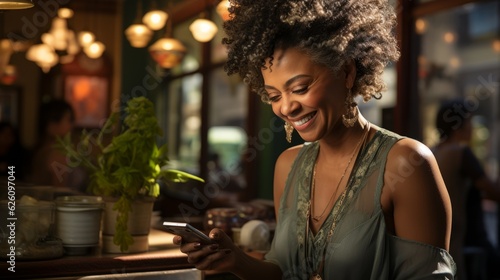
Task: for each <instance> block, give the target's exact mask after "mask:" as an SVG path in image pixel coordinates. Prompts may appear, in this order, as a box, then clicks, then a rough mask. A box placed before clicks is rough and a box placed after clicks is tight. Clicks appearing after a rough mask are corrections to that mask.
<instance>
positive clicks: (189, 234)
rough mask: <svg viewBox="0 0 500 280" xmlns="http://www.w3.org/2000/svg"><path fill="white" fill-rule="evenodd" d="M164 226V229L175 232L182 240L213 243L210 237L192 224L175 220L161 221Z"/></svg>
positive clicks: (185, 241)
mask: <svg viewBox="0 0 500 280" xmlns="http://www.w3.org/2000/svg"><path fill="white" fill-rule="evenodd" d="M163 225H164V226H165V230H166V231H168V232H170V233H172V234H175V235H179V236H182V242H184V243H191V242H200V243H201V244H211V243H213V241H212V239H210V237H208V236H207V235H206V234H204V233H203V232H201V231H199V230H198V229H196V228H195V227H193V226H192V225H190V224H188V223H177V222H163Z"/></svg>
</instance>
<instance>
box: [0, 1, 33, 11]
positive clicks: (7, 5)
mask: <svg viewBox="0 0 500 280" xmlns="http://www.w3.org/2000/svg"><path fill="white" fill-rule="evenodd" d="M33 6H34V4H33V1H30V0H2V1H0V10H20V9H28V8H31V7H33Z"/></svg>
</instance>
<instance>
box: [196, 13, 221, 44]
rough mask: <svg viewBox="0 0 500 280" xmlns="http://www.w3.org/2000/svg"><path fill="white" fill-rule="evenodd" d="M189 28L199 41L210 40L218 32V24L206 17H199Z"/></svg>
mask: <svg viewBox="0 0 500 280" xmlns="http://www.w3.org/2000/svg"><path fill="white" fill-rule="evenodd" d="M189 30H190V31H191V33H192V34H193V37H194V39H195V40H196V41H198V42H208V41H210V40H212V39H213V38H214V36H215V34H217V30H218V28H217V25H215V23H213V22H212V21H210V20H208V19H204V18H199V19H197V20H195V21H193V23H191V25H190V26H189Z"/></svg>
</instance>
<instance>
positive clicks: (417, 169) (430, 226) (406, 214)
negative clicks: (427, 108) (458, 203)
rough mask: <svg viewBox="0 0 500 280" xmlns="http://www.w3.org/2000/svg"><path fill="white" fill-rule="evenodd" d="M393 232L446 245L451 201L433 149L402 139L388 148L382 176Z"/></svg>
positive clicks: (432, 243)
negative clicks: (386, 191) (391, 212)
mask: <svg viewBox="0 0 500 280" xmlns="http://www.w3.org/2000/svg"><path fill="white" fill-rule="evenodd" d="M384 181H385V185H384V189H386V190H388V191H389V194H388V195H389V196H390V199H389V201H390V203H391V204H392V209H393V218H394V227H395V233H396V235H398V236H400V237H403V238H407V239H411V240H415V241H419V242H423V243H427V244H431V245H434V246H437V247H441V248H445V249H447V248H448V242H449V231H450V223H451V204H450V201H449V196H448V192H447V190H446V186H445V184H444V181H443V179H442V176H441V173H440V171H439V168H438V165H437V162H436V160H435V158H434V155H433V153H432V151H431V150H430V149H429V148H428V147H427V146H426V145H424V144H423V143H421V142H419V141H416V140H414V139H409V138H405V139H402V140H400V141H398V142H397V143H396V144H395V145H394V146H393V147H392V149H391V150H390V152H389V154H388V158H387V163H386V172H385V175H384Z"/></svg>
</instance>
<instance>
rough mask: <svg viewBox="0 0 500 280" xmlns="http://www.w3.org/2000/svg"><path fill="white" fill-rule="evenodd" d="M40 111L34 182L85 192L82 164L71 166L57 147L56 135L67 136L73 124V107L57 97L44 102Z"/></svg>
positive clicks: (84, 175) (33, 170)
mask: <svg viewBox="0 0 500 280" xmlns="http://www.w3.org/2000/svg"><path fill="white" fill-rule="evenodd" d="M39 113H40V114H39V142H38V144H37V147H36V149H35V152H34V155H33V161H32V166H31V177H30V179H31V183H34V184H36V185H43V186H55V187H66V188H69V189H72V190H75V191H78V192H84V191H85V188H86V186H85V181H86V174H85V172H84V169H83V167H82V166H76V167H74V166H69V165H68V162H67V158H66V155H65V154H64V152H63V151H62V150H61V149H60V148H59V147H57V138H58V137H60V138H62V137H64V136H66V135H67V134H68V133H70V132H71V131H72V129H73V127H74V121H75V113H74V110H73V108H72V107H71V105H70V104H69V103H67V102H66V101H64V100H59V99H54V100H51V101H49V102H47V103H43V104H42V106H41V108H40V112H39Z"/></svg>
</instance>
